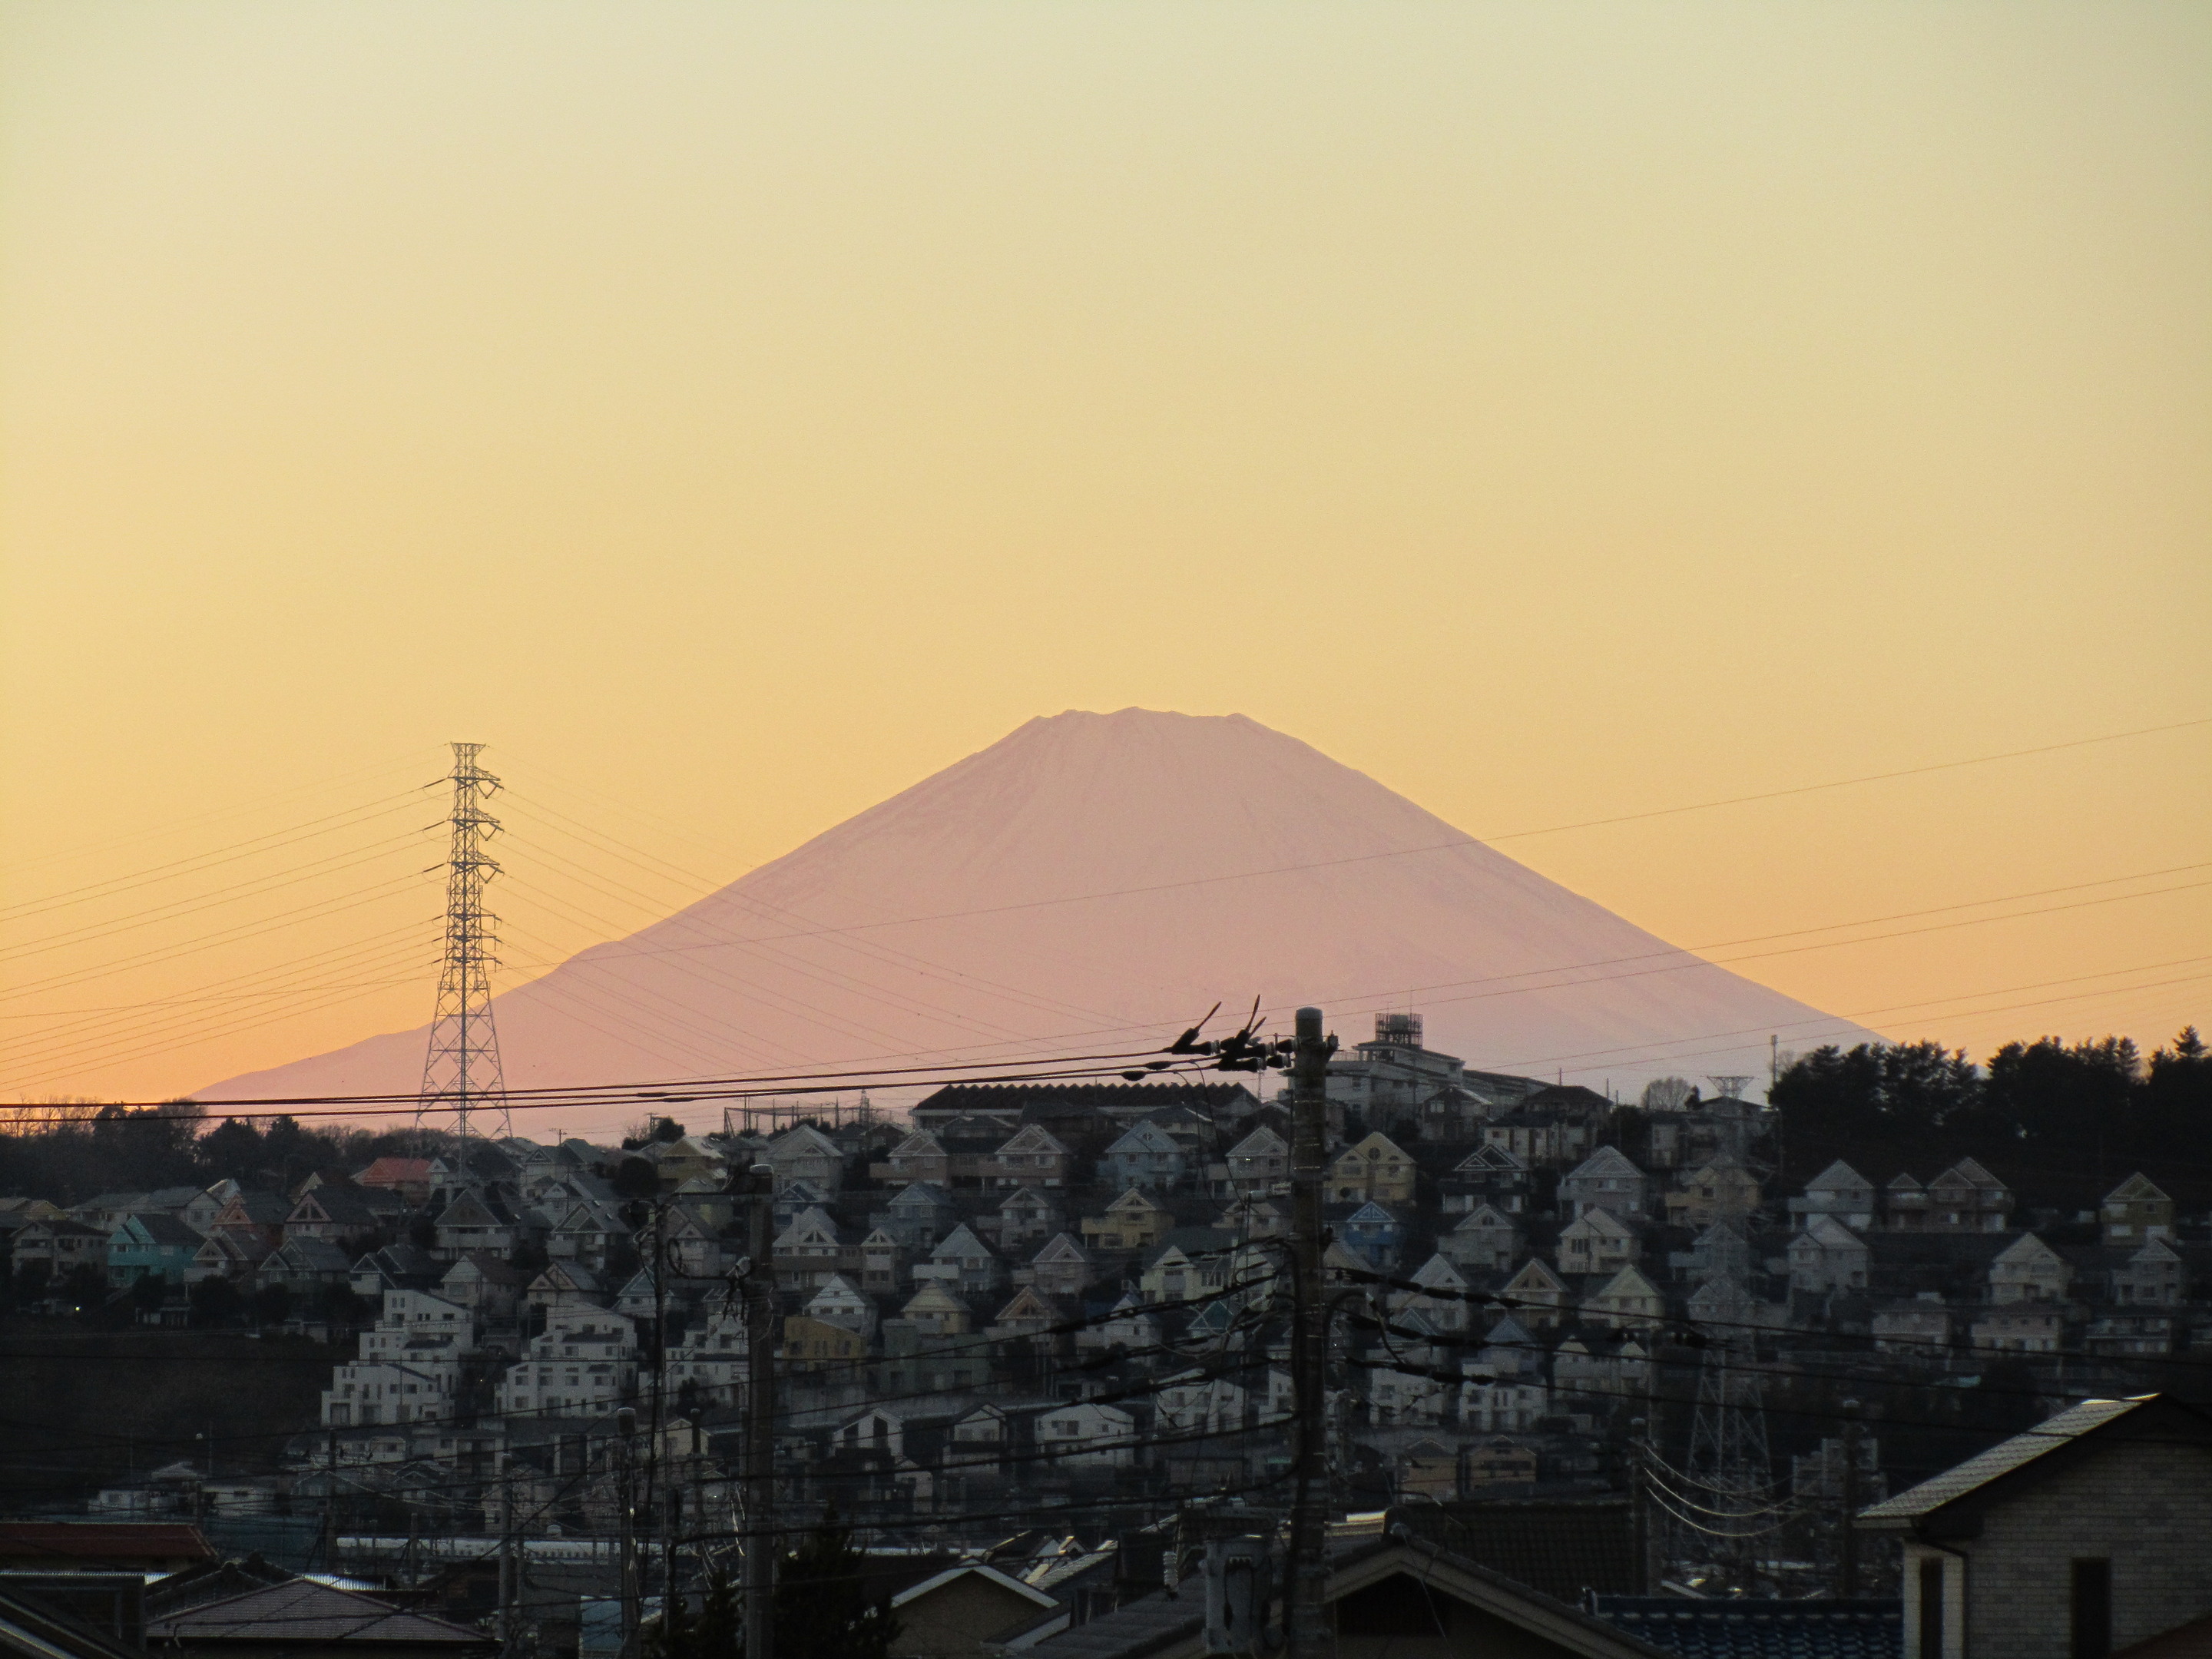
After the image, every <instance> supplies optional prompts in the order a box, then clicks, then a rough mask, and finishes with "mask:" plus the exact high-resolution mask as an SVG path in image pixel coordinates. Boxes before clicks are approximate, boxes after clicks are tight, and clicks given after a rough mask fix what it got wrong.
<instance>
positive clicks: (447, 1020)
mask: <svg viewBox="0 0 2212 1659" xmlns="http://www.w3.org/2000/svg"><path fill="white" fill-rule="evenodd" d="M482 751H483V744H480V743H457V744H454V745H453V851H452V853H451V854H450V855H449V856H448V858H447V864H446V961H445V966H444V968H443V969H441V971H440V973H439V975H438V1012H437V1016H436V1018H435V1019H433V1020H432V1022H431V1024H430V1046H429V1051H428V1054H425V1055H424V1057H423V1060H422V1095H421V1097H420V1098H419V1101H418V1103H417V1104H416V1111H415V1122H416V1127H418V1128H419V1127H421V1125H422V1119H423V1116H424V1115H425V1114H427V1113H430V1112H444V1111H450V1112H452V1113H453V1128H454V1132H455V1133H456V1134H457V1135H458V1136H459V1139H460V1140H461V1142H462V1144H463V1146H464V1147H465V1146H466V1144H467V1141H468V1137H469V1113H470V1112H471V1109H475V1110H478V1111H486V1110H489V1111H495V1112H496V1113H497V1114H498V1118H499V1132H500V1133H501V1135H502V1136H506V1135H512V1134H513V1133H514V1126H513V1120H512V1118H511V1117H510V1116H509V1115H508V1112H507V1081H506V1079H505V1078H504V1077H503V1076H502V1075H501V1072H500V1066H499V1033H498V1032H497V1031H496V1030H494V1029H493V1027H492V1019H491V970H492V969H493V968H494V967H495V966H496V965H497V964H498V961H499V958H498V956H497V955H496V951H497V949H498V945H499V939H498V936H497V934H496V933H495V932H494V931H493V930H494V928H495V927H496V926H497V925H498V920H499V919H498V918H497V917H496V916H494V915H491V913H490V912H489V911H488V910H486V909H485V908H484V884H486V883H487V882H489V880H490V879H491V878H493V877H494V876H495V875H497V874H498V873H499V865H498V864H497V863H496V862H495V860H493V859H492V857H491V856H490V854H488V853H486V852H485V851H484V843H485V842H487V841H489V839H490V838H491V837H492V836H495V835H496V834H498V833H499V820H498V819H497V818H495V817H492V816H491V814H490V813H489V812H487V811H484V803H485V802H486V801H488V800H489V799H490V798H491V795H492V792H493V791H495V789H497V788H498V787H499V780H498V779H497V778H495V777H494V776H492V775H491V774H490V773H489V772H487V771H485V770H484V769H483V767H481V766H479V765H478V764H477V755H478V754H479V753H481V752H482Z"/></svg>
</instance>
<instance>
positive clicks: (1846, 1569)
mask: <svg viewBox="0 0 2212 1659" xmlns="http://www.w3.org/2000/svg"><path fill="white" fill-rule="evenodd" d="M1842 1484H1843V1495H1844V1529H1843V1532H1842V1534H1841V1535H1839V1536H1838V1538H1837V1540H1836V1568H1837V1577H1838V1579H1839V1580H1840V1581H1841V1582H1840V1583H1838V1585H1837V1588H1836V1594H1837V1595H1841V1596H1847V1597H1848V1596H1853V1595H1857V1594H1858V1593H1859V1534H1858V1529H1857V1528H1856V1527H1855V1526H1854V1525H1852V1522H1854V1521H1855V1520H1856V1519H1857V1516H1858V1510H1859V1402H1858V1401H1856V1400H1846V1401H1844V1475H1843V1483H1842Z"/></svg>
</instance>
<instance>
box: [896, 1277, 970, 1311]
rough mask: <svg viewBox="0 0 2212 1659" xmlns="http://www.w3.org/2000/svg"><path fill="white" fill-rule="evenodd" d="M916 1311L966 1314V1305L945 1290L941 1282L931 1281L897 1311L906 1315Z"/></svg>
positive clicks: (937, 1280)
mask: <svg viewBox="0 0 2212 1659" xmlns="http://www.w3.org/2000/svg"><path fill="white" fill-rule="evenodd" d="M916 1310H919V1311H921V1312H922V1313H966V1312H967V1311H968V1304H966V1303H965V1302H963V1301H962V1300H961V1299H960V1298H959V1297H957V1296H955V1295H954V1294H953V1293H952V1292H951V1291H948V1290H946V1289H945V1285H944V1284H943V1282H942V1281H940V1280H939V1279H930V1280H928V1281H927V1283H925V1284H924V1285H922V1286H921V1289H920V1290H918V1291H915V1293H914V1294H913V1295H912V1296H910V1297H908V1298H907V1299H906V1302H905V1304H904V1305H903V1306H902V1307H901V1308H900V1309H899V1312H900V1313H902V1314H907V1315H911V1314H913V1313H915V1311H916Z"/></svg>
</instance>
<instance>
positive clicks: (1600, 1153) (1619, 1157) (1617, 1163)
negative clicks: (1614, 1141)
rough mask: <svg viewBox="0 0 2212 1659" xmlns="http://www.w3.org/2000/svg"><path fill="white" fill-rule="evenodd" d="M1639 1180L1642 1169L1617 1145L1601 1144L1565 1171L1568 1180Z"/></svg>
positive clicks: (1642, 1173)
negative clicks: (1625, 1178) (1626, 1178)
mask: <svg viewBox="0 0 2212 1659" xmlns="http://www.w3.org/2000/svg"><path fill="white" fill-rule="evenodd" d="M1624 1176H1626V1177H1628V1178H1630V1179H1632V1180H1637V1181H1641V1180H1643V1179H1644V1171H1643V1170H1639V1169H1638V1168H1637V1167H1636V1165H1635V1164H1633V1163H1632V1162H1630V1160H1629V1158H1628V1154H1627V1153H1626V1152H1622V1151H1621V1150H1620V1147H1618V1146H1601V1147H1599V1148H1598V1149H1597V1150H1596V1151H1595V1152H1592V1153H1591V1154H1590V1155H1589V1157H1588V1158H1584V1159H1583V1161H1582V1162H1581V1163H1579V1164H1576V1165H1575V1167H1574V1168H1573V1169H1571V1170H1569V1171H1568V1172H1567V1179H1568V1180H1570V1181H1593V1180H1596V1179H1599V1178H1601V1177H1603V1178H1607V1179H1612V1180H1619V1179H1621V1178H1622V1177H1624Z"/></svg>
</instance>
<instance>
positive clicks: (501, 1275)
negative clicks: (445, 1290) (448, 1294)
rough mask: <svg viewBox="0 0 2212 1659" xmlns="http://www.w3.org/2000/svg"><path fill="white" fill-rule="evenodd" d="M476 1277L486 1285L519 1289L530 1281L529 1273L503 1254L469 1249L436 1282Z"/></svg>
mask: <svg viewBox="0 0 2212 1659" xmlns="http://www.w3.org/2000/svg"><path fill="white" fill-rule="evenodd" d="M453 1279H461V1280H464V1281H465V1280H467V1279H481V1280H483V1282H484V1283H485V1284H487V1285H510V1286H513V1287H514V1288H516V1289H521V1288H523V1287H525V1286H526V1285H528V1284H529V1283H530V1275H529V1274H528V1273H526V1272H524V1271H523V1270H522V1269H521V1268H520V1267H516V1266H515V1265H514V1264H513V1262H511V1261H508V1260H507V1258H506V1257H505V1256H501V1255H493V1254H492V1253H491V1252H490V1251H489V1250H471V1251H470V1252H469V1253H468V1254H467V1255H465V1256H463V1257H462V1258H461V1259H460V1260H459V1261H456V1262H455V1263H453V1266H452V1267H450V1268H448V1269H447V1272H446V1274H445V1277H444V1278H443V1279H440V1280H439V1281H438V1282H439V1284H441V1285H444V1284H446V1283H447V1282H448V1281H449V1280H453Z"/></svg>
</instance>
